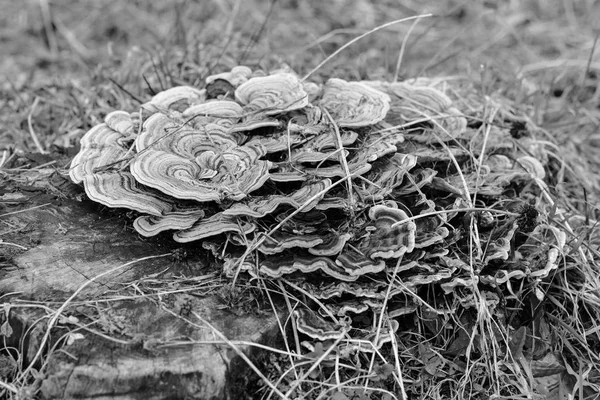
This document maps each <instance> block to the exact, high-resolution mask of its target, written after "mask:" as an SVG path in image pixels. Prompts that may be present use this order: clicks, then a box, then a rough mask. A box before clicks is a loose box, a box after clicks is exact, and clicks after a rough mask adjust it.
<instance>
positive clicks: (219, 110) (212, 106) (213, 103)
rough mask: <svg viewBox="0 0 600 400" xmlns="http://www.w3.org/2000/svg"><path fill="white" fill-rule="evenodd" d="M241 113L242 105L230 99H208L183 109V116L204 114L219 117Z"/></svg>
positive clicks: (237, 116)
mask: <svg viewBox="0 0 600 400" xmlns="http://www.w3.org/2000/svg"><path fill="white" fill-rule="evenodd" d="M243 114H244V109H243V108H242V106H240V105H239V104H238V103H236V102H235V101H231V100H210V101H207V102H205V103H199V104H195V105H192V106H190V107H188V108H186V109H185V110H184V111H183V116H184V117H191V116H194V115H204V116H213V117H219V118H240V117H241V116H242V115H243Z"/></svg>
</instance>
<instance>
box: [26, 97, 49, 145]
mask: <svg viewBox="0 0 600 400" xmlns="http://www.w3.org/2000/svg"><path fill="white" fill-rule="evenodd" d="M39 102H40V98H39V97H36V98H35V100H34V101H33V104H32V105H31V110H30V111H29V115H28V116H27V126H28V127H29V134H30V135H31V139H33V143H35V147H36V148H37V151H38V152H39V153H41V154H48V152H47V151H46V149H44V146H42V143H40V140H39V139H38V137H37V134H36V133H35V130H34V129H33V121H32V118H33V113H34V112H35V108H36V107H37V105H38V103H39Z"/></svg>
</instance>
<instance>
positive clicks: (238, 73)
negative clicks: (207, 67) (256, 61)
mask: <svg viewBox="0 0 600 400" xmlns="http://www.w3.org/2000/svg"><path fill="white" fill-rule="evenodd" d="M251 75H252V69H250V67H246V66H244V65H238V66H235V67H233V68H232V69H231V71H229V72H222V73H220V74H215V75H210V76H208V77H206V79H205V80H204V81H205V82H206V84H207V85H210V84H211V83H213V82H214V81H216V80H218V79H222V80H224V81H227V82H229V83H230V84H231V85H232V86H233V87H238V86H240V85H241V84H242V83H245V82H246V81H247V80H248V78H250V76H251Z"/></svg>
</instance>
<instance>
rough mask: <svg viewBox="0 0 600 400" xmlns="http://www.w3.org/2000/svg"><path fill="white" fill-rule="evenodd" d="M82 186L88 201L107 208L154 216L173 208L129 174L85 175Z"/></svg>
mask: <svg viewBox="0 0 600 400" xmlns="http://www.w3.org/2000/svg"><path fill="white" fill-rule="evenodd" d="M83 186H84V187H85V193H86V194H87V195H88V197H89V198H90V200H93V201H95V202H97V203H100V204H103V205H105V206H107V207H114V208H120V207H123V208H128V209H130V210H134V211H139V212H141V213H144V214H150V215H155V216H160V215H163V214H164V213H166V212H168V211H170V210H171V209H172V207H173V205H172V203H171V202H170V201H169V199H167V198H166V196H161V195H160V194H155V193H153V192H151V191H149V190H148V189H147V188H144V187H141V186H140V184H139V183H138V182H137V181H136V180H135V179H134V177H133V175H131V174H130V173H129V172H99V173H95V174H91V175H86V176H85V178H84V180H83Z"/></svg>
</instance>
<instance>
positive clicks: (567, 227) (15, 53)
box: [0, 0, 600, 400]
mask: <svg viewBox="0 0 600 400" xmlns="http://www.w3.org/2000/svg"><path fill="white" fill-rule="evenodd" d="M0 8H2V9H3V10H4V13H3V14H2V15H0V27H3V28H0V42H2V43H7V44H8V45H7V46H2V47H1V48H2V50H0V60H1V61H0V72H1V73H2V75H4V77H5V79H4V80H3V81H0V150H2V151H3V152H4V153H3V154H4V155H3V157H2V163H1V164H0V167H2V166H4V167H5V168H10V167H12V165H11V160H12V158H11V157H12V155H13V154H14V153H18V152H20V151H38V152H59V153H63V154H65V153H68V151H69V150H68V149H67V148H68V147H69V146H72V145H76V142H77V139H78V138H79V137H81V135H82V134H83V133H84V132H85V131H86V130H87V129H88V128H90V127H91V126H92V125H94V124H97V123H98V122H100V121H101V119H102V117H103V116H104V115H105V114H106V113H107V112H108V111H109V110H113V109H129V110H131V109H136V108H137V107H138V106H139V104H140V102H143V101H146V100H148V99H149V97H150V96H151V95H152V94H153V93H155V92H157V91H160V90H163V89H164V88H167V87H171V86H174V85H179V84H190V85H199V84H201V83H202V81H203V78H204V77H205V76H207V75H208V74H210V73H211V72H215V71H217V70H223V69H226V68H230V67H231V66H233V65H236V64H238V63H242V62H244V63H247V64H249V65H252V66H260V67H262V68H265V69H268V68H270V67H272V66H275V65H279V64H280V63H287V64H288V65H290V66H291V67H292V68H293V69H294V70H296V71H297V72H298V73H300V74H301V75H304V74H307V76H308V74H313V72H314V74H313V77H312V78H313V79H316V80H317V81H318V80H322V79H325V78H327V77H329V76H338V77H343V78H348V79H386V80H394V79H395V78H396V76H399V79H404V78H408V77H418V76H443V77H454V78H456V79H460V80H461V82H463V85H464V86H465V87H468V88H470V91H469V90H465V91H461V92H460V93H456V96H457V97H458V98H457V101H459V102H462V104H463V105H464V107H465V108H467V109H469V110H471V111H474V110H480V111H481V113H480V114H481V115H483V118H482V120H484V121H488V122H489V123H493V122H494V123H495V122H496V121H499V123H502V117H503V115H509V114H510V115H519V116H524V118H525V119H526V120H525V122H526V126H527V129H531V130H533V131H534V134H535V137H536V138H537V140H538V141H539V143H540V145H541V146H543V147H544V149H545V150H544V151H545V154H546V156H547V157H548V159H549V164H548V165H549V169H550V171H549V172H551V174H550V176H549V177H548V179H547V181H546V182H540V185H542V184H543V185H545V188H544V189H543V190H545V191H546V198H545V204H546V208H545V209H544V212H545V214H544V217H545V218H546V220H547V222H548V223H550V224H553V225H555V226H559V227H561V228H562V229H563V230H564V231H565V232H567V233H568V237H567V243H568V244H569V249H570V250H569V252H568V253H567V254H561V255H560V257H561V260H562V264H561V267H560V268H559V269H558V270H557V271H556V273H555V274H554V275H553V276H551V277H550V278H549V279H545V280H541V281H539V282H533V283H531V284H527V285H523V286H521V287H513V288H511V290H512V291H513V296H512V298H510V299H509V301H508V303H509V304H507V308H506V309H507V315H505V318H506V321H505V322H506V323H507V324H506V326H499V325H498V321H497V320H496V319H493V318H491V316H490V315H489V312H488V310H486V307H485V301H484V299H482V298H481V297H480V298H479V299H478V301H477V304H478V308H477V310H475V312H474V313H464V314H461V315H439V314H432V313H427V311H421V312H420V314H419V315H417V318H416V319H415V320H414V321H403V322H404V323H406V324H409V325H411V326H413V324H414V326H413V329H410V330H406V331H404V332H401V333H399V335H398V336H397V337H395V340H394V341H393V342H392V343H391V345H390V346H389V347H387V348H385V350H384V351H382V352H377V351H374V352H373V353H372V356H371V357H364V356H358V357H357V358H355V359H354V360H353V363H352V364H348V363H345V361H344V360H343V358H342V357H340V354H339V352H338V349H339V348H338V346H339V345H340V343H339V341H338V342H331V343H327V344H326V345H325V346H323V347H320V348H314V349H313V350H312V351H311V352H309V353H308V354H306V355H304V356H301V355H300V347H301V345H300V343H299V340H298V339H297V333H296V332H294V333H293V335H292V336H291V337H295V339H294V343H287V342H286V343H285V351H283V350H279V349H266V355H265V356H264V359H263V360H258V361H257V360H247V362H248V363H249V364H250V365H251V366H252V368H253V369H256V371H258V372H259V374H261V375H262V378H263V382H265V384H264V385H263V386H262V387H263V389H262V391H261V395H263V396H264V398H267V399H268V398H272V397H273V396H276V395H277V396H279V397H280V398H290V399H291V398H306V399H322V398H334V399H337V400H344V399H392V398H407V397H406V396H407V393H408V394H409V395H410V398H436V399H437V398H439V399H442V398H444V399H446V398H452V399H463V398H465V399H466V398H486V396H488V395H493V396H494V397H495V398H497V399H500V398H507V399H508V398H524V397H525V396H531V397H529V398H532V397H534V398H535V397H536V396H538V395H537V394H534V391H535V390H537V391H538V392H539V391H540V390H541V389H540V387H536V386H535V385H536V384H535V382H536V381H535V380H534V378H535V375H536V372H535V371H532V363H531V361H532V360H534V359H535V357H536V356H537V355H539V354H542V353H543V352H550V354H552V355H553V356H554V359H552V360H550V361H548V362H547V364H548V365H551V364H552V363H553V362H558V361H562V362H563V364H564V366H565V368H566V373H563V375H562V376H563V379H561V380H560V385H564V387H563V386H561V390H562V391H563V392H564V393H567V392H569V394H571V395H572V396H578V398H581V399H593V398H597V393H598V392H599V391H600V390H599V388H598V385H600V370H599V368H598V366H599V365H600V364H599V361H600V360H599V358H600V357H599V356H598V354H599V351H600V328H599V327H598V321H600V299H599V297H598V293H599V291H600V281H599V280H598V271H599V265H598V261H599V257H598V255H599V253H598V252H599V251H600V250H599V248H598V245H599V242H598V228H597V223H596V221H597V220H598V219H599V218H600V210H598V204H599V199H600V180H599V179H598V176H599V174H600V157H599V154H600V137H599V136H598V133H597V131H598V126H599V125H600V114H599V111H598V108H599V104H600V62H599V61H598V58H599V57H600V56H599V55H598V53H599V52H598V49H596V46H597V43H596V39H597V35H598V33H597V32H598V31H597V28H598V26H595V24H597V22H596V21H599V20H600V11H599V10H600V4H598V2H597V1H591V0H572V1H568V0H562V1H561V0H552V1H548V2H545V1H540V0H529V1H523V2H519V1H502V2H501V1H498V2H488V1H483V0H482V1H474V2H467V1H451V0H447V1H441V2H440V1H429V2H419V1H405V2H402V3H401V4H400V3H399V2H395V1H382V2H377V5H372V4H370V3H369V2H367V1H363V0H348V1H333V2H330V3H329V4H327V5H323V4H322V3H321V2H294V1H291V0H290V1H283V0H282V1H279V2H258V1H250V2H245V1H230V2H228V1H224V0H214V1H208V2H202V7H199V6H198V4H196V3H193V2H191V1H177V2H174V3H169V5H167V3H163V2H158V1H156V2H149V3H147V2H124V1H112V2H110V3H108V4H106V3H103V4H102V6H100V5H99V4H96V3H94V2H92V1H79V2H70V1H66V0H64V1H58V0H57V1H52V2H48V1H46V0H40V1H30V2H27V3H25V7H20V6H17V5H16V3H15V2H10V1H8V0H5V1H2V2H0ZM426 12H432V13H433V14H434V16H433V17H432V18H430V19H428V18H426V19H423V20H422V21H421V22H420V23H419V24H418V25H415V26H414V27H412V28H411V25H410V24H397V25H394V26H391V27H389V28H388V29H386V30H381V31H380V32H377V33H376V34H372V35H367V36H366V37H365V39H364V40H361V41H357V42H356V43H353V44H352V46H348V48H347V49H345V50H344V51H343V52H340V53H339V54H336V56H335V57H333V58H331V59H327V57H328V56H329V55H330V54H333V53H334V52H335V51H336V50H337V49H340V48H342V47H343V46H344V45H345V44H347V43H349V41H350V40H351V39H352V38H354V37H356V36H358V35H363V34H365V33H367V32H369V31H370V30H371V29H373V28H374V27H375V26H378V25H381V24H383V23H385V22H388V21H390V20H393V19H401V18H406V17H409V16H413V15H418V14H424V13H426ZM410 29H412V32H411V36H410V39H409V40H408V41H407V42H406V46H404V45H403V44H402V40H403V38H404V37H405V36H406V35H407V34H408V32H409V30H410ZM400 54H402V56H400ZM400 57H401V59H402V64H401V65H402V68H401V69H400V71H399V73H398V71H397V70H396V65H398V64H399V62H398V59H399V58H400ZM324 60H327V61H328V62H327V64H325V63H323V61H324ZM317 67H318V68H317ZM448 79H449V78H448ZM469 93H471V94H472V97H470V95H469ZM483 153H484V151H482V154H483ZM474 161H475V162H476V161H477V160H474ZM455 162H456V160H455ZM456 168H457V170H458V171H460V170H461V168H460V165H458V163H456ZM8 173H10V172H9V171H7V170H6V169H5V170H4V171H2V174H3V175H4V174H8ZM13 173H16V172H13ZM349 178H350V175H348V176H347V177H346V180H347V181H348V182H350V179H349ZM346 180H340V181H339V182H345V181H346ZM465 187H466V183H465ZM473 207H474V206H473V204H469V205H468V209H473ZM478 210H479V209H478ZM479 211H481V210H479ZM3 216H4V214H2V215H0V217H3ZM471 228H472V229H473V225H471ZM469 234H470V237H471V238H472V241H473V242H478V240H477V239H478V236H477V235H478V233H477V232H476V230H471V232H470V233H469ZM2 245H3V246H4V245H9V244H8V243H2ZM1 249H2V247H0V251H1ZM473 270H474V269H473ZM391 282H395V280H394V279H392V280H391ZM284 283H285V282H284ZM396 283H398V284H399V285H401V284H402V283H401V282H396ZM132 284H133V283H132ZM288 286H289V285H288ZM259 287H260V289H261V290H262V291H263V292H265V293H267V294H269V296H270V295H271V294H273V295H279V296H280V297H281V296H283V298H284V299H285V302H286V306H287V308H288V311H289V313H290V314H291V312H292V311H293V309H294V308H295V307H296V305H297V304H298V303H299V302H302V301H303V299H301V298H296V297H294V296H293V295H292V294H291V293H292V292H293V291H294V288H293V287H291V286H289V288H290V290H289V291H288V290H286V287H285V286H284V284H283V283H279V284H278V285H277V286H274V285H272V284H271V283H270V282H266V281H265V282H259ZM296 289H297V288H296ZM476 289H477V288H476V287H474V290H475V292H476V293H478V292H477V290H476ZM190 290H191V289H190ZM232 290H233V289H232ZM76 295H77V293H75V295H74V296H76ZM158 295H165V293H163V292H161V291H160V290H159V294H158ZM119 296H120V297H119V299H125V300H128V299H129V300H131V299H134V298H135V296H134V295H132V294H131V293H125V294H123V295H119ZM144 296H145V295H144ZM407 296H413V297H414V296H416V297H418V295H417V294H416V293H407ZM478 296H481V294H478ZM235 297H236V296H235V295H234V296H233V298H234V299H235ZM431 298H432V299H435V298H436V296H435V294H432V297H431ZM269 299H270V297H269ZM540 299H541V300H540ZM69 300H71V299H69ZM74 300H75V299H74V297H73V301H74ZM276 302H277V301H276V300H270V304H271V305H272V308H273V311H274V312H276V313H279V312H280V309H279V306H276V305H275V303H276ZM82 304H86V303H85V300H83V303H82ZM71 306H73V304H69V301H66V302H64V303H62V304H59V305H57V304H51V303H45V304H33V303H25V304H23V303H19V302H17V301H15V300H11V301H10V302H9V303H7V304H6V306H5V307H7V308H5V313H6V314H8V308H10V307H31V308H38V309H39V310H41V311H40V316H39V322H40V323H42V322H43V323H45V324H47V325H46V326H47V331H46V333H48V332H50V329H51V327H52V326H53V325H54V324H56V323H57V321H59V320H60V318H61V316H63V317H64V316H66V315H75V314H76V311H74V310H73V311H71V312H67V311H68V310H69V309H70V307H71ZM176 314H178V312H176ZM197 320H198V321H200V322H203V321H202V318H197ZM450 322H452V324H453V325H455V326H463V327H465V328H464V329H465V332H461V331H454V332H448V331H445V330H444V329H443V326H444V325H445V324H448V323H450ZM62 323H63V325H62V326H63V328H64V327H65V326H69V324H70V325H72V329H67V330H66V333H64V335H63V336H62V337H61V338H59V339H58V340H57V341H56V342H54V344H53V347H52V350H53V351H60V348H61V346H62V344H63V343H68V342H69V341H73V340H78V338H79V336H77V334H78V333H79V332H83V331H85V332H90V333H92V334H97V335H102V336H103V337H108V338H111V337H112V336H113V335H111V333H110V332H109V331H108V332H107V329H106V327H100V328H95V330H93V329H92V328H90V326H87V325H84V324H82V323H79V322H78V321H76V320H73V319H72V320H71V321H69V320H68V319H67V320H63V321H62ZM186 323H190V324H196V323H198V322H193V321H191V320H189V319H186ZM385 323H386V321H385V319H384V318H379V320H378V326H377V327H376V332H380V330H381V329H382V326H383V325H384V324H385ZM290 324H291V322H290V321H289V320H286V319H282V320H280V326H281V330H282V332H288V331H289V330H290V328H288V326H289V325H290ZM519 326H520V327H519ZM34 327H35V325H34V326H33V327H32V328H31V329H34ZM517 327H519V328H517ZM8 328H9V327H6V326H5V325H3V328H2V329H8ZM212 329H213V330H214V327H213V328H212ZM467 330H470V332H468V333H467V332H466V331H467ZM0 333H6V331H5V330H4V331H0ZM216 333H217V335H219V333H218V332H216ZM219 343H221V344H225V345H227V346H230V347H231V348H233V349H236V348H237V347H236V346H237V345H238V343H232V342H230V341H228V339H227V338H225V337H221V338H220V339H219ZM498 343H504V344H505V345H506V347H507V348H508V349H510V351H508V352H507V353H506V354H501V353H503V352H502V351H501V350H500V349H499V348H498ZM39 349H40V353H39V357H41V358H43V360H42V361H43V362H42V368H41V369H40V371H37V370H33V369H32V367H31V366H25V365H24V364H23V360H22V359H20V358H19V357H16V358H14V357H13V358H12V359H7V360H6V362H3V363H2V365H3V366H4V368H8V370H9V371H8V372H6V373H5V372H3V374H4V375H3V376H2V379H0V386H1V387H0V390H3V391H4V392H3V393H4V394H5V395H7V396H13V398H33V397H34V396H35V391H36V389H37V385H38V384H39V379H40V377H41V375H39V373H41V372H43V365H45V362H46V361H47V358H48V357H51V356H52V352H50V353H49V354H42V353H41V351H42V347H40V348H39ZM12 350H13V352H12V353H10V354H13V355H14V354H21V351H22V349H12ZM452 352H456V353H457V354H458V353H459V352H462V353H461V354H464V355H465V357H464V358H459V357H454V358H453V357H451V356H450V355H449V354H452ZM239 354H240V355H241V354H243V353H241V352H239ZM9 361H10V362H9ZM536 361H538V360H536ZM11 365H13V366H12V367H11ZM32 365H33V364H32ZM544 365H546V364H544ZM546 366H547V365H546ZM11 368H12V369H11ZM3 371H4V370H3ZM7 377H11V379H10V381H9V380H8V379H6V378H7ZM537 398H541V397H537ZM551 398H561V399H562V398H565V399H566V398H567V397H566V394H565V396H564V397H551Z"/></svg>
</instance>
